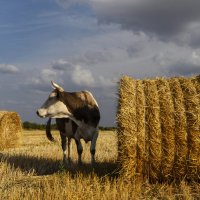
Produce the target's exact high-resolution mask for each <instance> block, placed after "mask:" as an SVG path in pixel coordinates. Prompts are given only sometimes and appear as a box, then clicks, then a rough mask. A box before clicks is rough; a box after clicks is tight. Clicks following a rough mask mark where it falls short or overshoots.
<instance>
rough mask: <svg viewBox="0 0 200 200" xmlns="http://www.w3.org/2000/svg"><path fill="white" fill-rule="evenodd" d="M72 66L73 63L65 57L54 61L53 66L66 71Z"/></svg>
mask: <svg viewBox="0 0 200 200" xmlns="http://www.w3.org/2000/svg"><path fill="white" fill-rule="evenodd" d="M72 67H73V64H72V63H70V62H68V61H66V60H63V59H59V60H56V61H54V62H53V63H52V68H53V69H55V70H58V71H65V70H68V69H71V68H72Z"/></svg>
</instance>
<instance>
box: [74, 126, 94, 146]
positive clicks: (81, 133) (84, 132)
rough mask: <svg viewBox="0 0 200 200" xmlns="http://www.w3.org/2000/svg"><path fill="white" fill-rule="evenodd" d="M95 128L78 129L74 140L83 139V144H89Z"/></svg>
mask: <svg viewBox="0 0 200 200" xmlns="http://www.w3.org/2000/svg"><path fill="white" fill-rule="evenodd" d="M95 131H96V128H94V127H79V128H78V129H77V132H76V134H75V137H76V139H83V140H84V141H85V142H89V141H91V140H92V139H93V137H94V134H95Z"/></svg>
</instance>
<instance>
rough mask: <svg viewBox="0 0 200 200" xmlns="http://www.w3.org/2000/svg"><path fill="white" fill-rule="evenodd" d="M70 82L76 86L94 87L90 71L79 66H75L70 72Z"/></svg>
mask: <svg viewBox="0 0 200 200" xmlns="http://www.w3.org/2000/svg"><path fill="white" fill-rule="evenodd" d="M71 79H72V81H73V82H74V83H75V84H77V85H84V86H90V87H93V86H95V80H94V78H93V75H92V73H91V71H90V70H88V69H84V68H82V67H81V66H80V65H76V66H75V67H74V70H73V71H72V76H71Z"/></svg>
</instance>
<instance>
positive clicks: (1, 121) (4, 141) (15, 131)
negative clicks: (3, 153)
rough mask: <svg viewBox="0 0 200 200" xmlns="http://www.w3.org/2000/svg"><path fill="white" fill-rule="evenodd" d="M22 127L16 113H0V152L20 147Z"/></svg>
mask: <svg viewBox="0 0 200 200" xmlns="http://www.w3.org/2000/svg"><path fill="white" fill-rule="evenodd" d="M21 136H22V126H21V120H20V117H19V115H18V114H17V113H16V112H8V111H0V150H3V149H5V148H10V147H17V146H19V145H20V142H21Z"/></svg>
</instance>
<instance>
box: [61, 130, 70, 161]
mask: <svg viewBox="0 0 200 200" xmlns="http://www.w3.org/2000/svg"><path fill="white" fill-rule="evenodd" d="M60 137H61V146H62V150H63V162H64V163H66V162H67V157H66V154H67V152H66V142H67V138H66V136H65V135H64V134H63V133H60ZM68 156H69V155H68Z"/></svg>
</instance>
